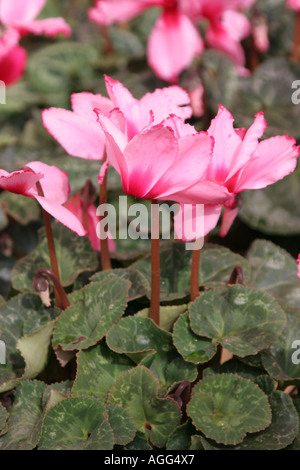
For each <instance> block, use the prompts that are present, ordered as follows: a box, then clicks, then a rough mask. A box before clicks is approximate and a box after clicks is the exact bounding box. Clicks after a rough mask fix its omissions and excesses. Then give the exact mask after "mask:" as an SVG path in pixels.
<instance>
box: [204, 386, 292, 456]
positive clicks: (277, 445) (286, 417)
mask: <svg viewBox="0 0 300 470" xmlns="http://www.w3.org/2000/svg"><path fill="white" fill-rule="evenodd" d="M269 402H270V405H271V410H272V423H271V424H270V426H269V427H268V428H267V429H265V430H264V431H261V432H258V433H254V434H249V435H247V437H245V439H244V440H243V442H241V443H240V444H238V445H236V446H224V445H216V444H215V442H213V441H207V440H206V439H204V438H202V445H203V447H204V449H205V450H281V449H285V448H287V447H288V446H289V445H290V444H291V443H293V442H294V440H295V438H296V436H297V433H298V430H299V418H298V415H297V411H296V409H295V406H294V403H293V400H292V399H291V397H290V396H289V395H287V394H286V393H284V392H280V391H273V392H272V393H271V394H270V396H269Z"/></svg>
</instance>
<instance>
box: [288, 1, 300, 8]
mask: <svg viewBox="0 0 300 470" xmlns="http://www.w3.org/2000/svg"><path fill="white" fill-rule="evenodd" d="M286 6H287V7H288V8H291V9H292V10H300V0H287V2H286Z"/></svg>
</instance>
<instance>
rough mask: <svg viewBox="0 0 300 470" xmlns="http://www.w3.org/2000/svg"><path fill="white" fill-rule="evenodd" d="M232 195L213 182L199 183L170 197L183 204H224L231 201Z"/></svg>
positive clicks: (223, 187)
mask: <svg viewBox="0 0 300 470" xmlns="http://www.w3.org/2000/svg"><path fill="white" fill-rule="evenodd" d="M231 196H232V194H231V193H230V192H229V191H228V189H227V188H226V186H222V185H219V184H216V183H213V182H212V181H207V180H203V181H199V182H198V183H196V184H194V185H193V186H191V187H189V188H188V189H185V190H183V191H178V192H176V193H174V194H171V195H170V196H169V199H170V200H172V201H176V202H179V203H182V204H210V205H212V204H213V205H215V204H223V203H224V202H225V201H226V200H228V199H230V198H231Z"/></svg>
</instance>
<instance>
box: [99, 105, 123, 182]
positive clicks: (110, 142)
mask: <svg viewBox="0 0 300 470" xmlns="http://www.w3.org/2000/svg"><path fill="white" fill-rule="evenodd" d="M95 113H96V114H97V116H98V118H97V119H98V123H99V124H100V129H102V131H103V132H104V133H105V136H106V143H107V145H106V153H107V161H108V163H110V164H111V165H112V166H113V167H114V169H115V170H116V171H117V172H118V173H119V175H122V177H123V178H126V177H127V165H126V161H125V159H124V155H123V151H124V149H125V147H126V145H127V142H128V141H127V137H126V136H125V135H124V134H123V132H121V131H120V129H119V128H118V127H117V126H115V125H114V123H113V122H112V121H111V120H110V119H108V118H107V117H106V116H104V115H102V114H101V113H100V111H98V110H96V109H95Z"/></svg>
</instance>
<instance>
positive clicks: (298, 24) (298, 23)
mask: <svg viewBox="0 0 300 470" xmlns="http://www.w3.org/2000/svg"><path fill="white" fill-rule="evenodd" d="M299 47H300V11H297V13H296V19H295V27H294V45H293V49H292V53H291V59H292V60H294V61H295V62H298V61H299Z"/></svg>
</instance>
